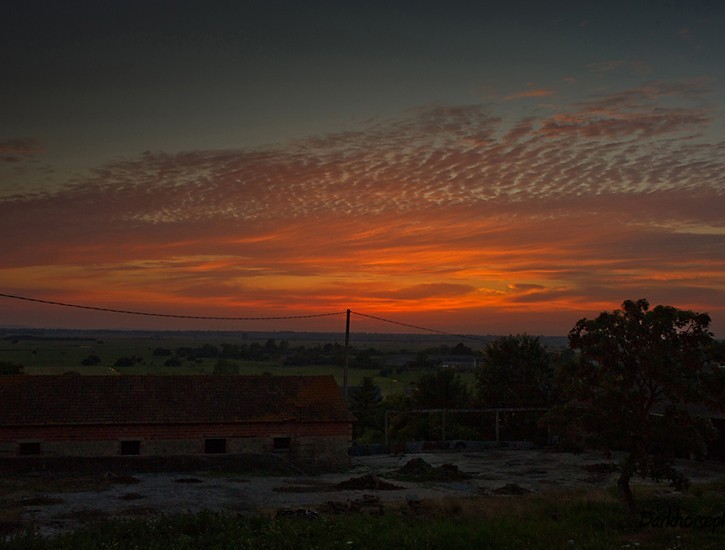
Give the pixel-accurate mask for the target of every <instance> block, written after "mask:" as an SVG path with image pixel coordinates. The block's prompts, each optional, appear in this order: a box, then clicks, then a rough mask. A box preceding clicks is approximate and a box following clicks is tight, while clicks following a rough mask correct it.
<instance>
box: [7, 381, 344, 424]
mask: <svg viewBox="0 0 725 550" xmlns="http://www.w3.org/2000/svg"><path fill="white" fill-rule="evenodd" d="M353 420H354V417H353V416H352V414H351V413H350V411H349V410H348V408H347V406H346V405H345V401H344V399H343V397H342V394H341V392H340V389H339V387H338V386H337V383H336V382H335V380H334V378H333V377H332V376H270V375H261V376H67V375H66V376H62V375H61V376H33V375H19V376H0V426H30V425H36V426H37V425H76V424H206V423H227V422H279V421H298V422H352V421H353Z"/></svg>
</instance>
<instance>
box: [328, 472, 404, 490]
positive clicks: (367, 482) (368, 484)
mask: <svg viewBox="0 0 725 550" xmlns="http://www.w3.org/2000/svg"><path fill="white" fill-rule="evenodd" d="M335 487H336V488H337V489H339V490H340V491H350V490H355V491H357V490H365V491H399V490H401V489H403V487H399V486H398V485H394V484H392V483H388V482H387V481H383V480H382V479H380V478H379V477H378V476H374V475H372V474H368V475H364V476H361V477H352V478H350V479H348V480H346V481H341V482H340V483H338V484H337V485H335Z"/></svg>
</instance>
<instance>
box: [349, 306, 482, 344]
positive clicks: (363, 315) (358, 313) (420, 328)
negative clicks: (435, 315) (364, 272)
mask: <svg viewBox="0 0 725 550" xmlns="http://www.w3.org/2000/svg"><path fill="white" fill-rule="evenodd" d="M351 313H353V314H355V315H360V316H361V317H367V318H368V319H375V320H376V321H383V322H385V323H391V324H393V325H400V326H401V327H408V328H414V329H416V330H425V331H427V332H435V333H436V334H443V335H445V336H455V337H456V338H467V339H468V340H477V341H479V342H488V340H486V339H484V338H478V337H476V336H470V335H467V334H454V333H452V332H445V331H442V330H436V329H434V328H426V327H421V326H418V325H410V324H408V323H401V322H400V321H393V320H391V319H384V318H382V317H376V316H375V315H367V314H366V313H360V312H359V311H352V312H351Z"/></svg>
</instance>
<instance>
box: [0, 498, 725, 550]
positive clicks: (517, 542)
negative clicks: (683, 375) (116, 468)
mask: <svg viewBox="0 0 725 550" xmlns="http://www.w3.org/2000/svg"><path fill="white" fill-rule="evenodd" d="M719 489H720V487H717V490H712V488H710V487H705V488H704V489H703V490H702V492H701V493H700V495H694V494H691V495H686V496H677V497H673V496H668V497H661V496H660V497H658V496H648V497H644V498H642V499H641V500H640V502H639V506H640V511H641V513H640V516H638V517H636V518H632V517H630V516H628V514H627V512H626V510H625V509H624V507H623V506H622V504H621V503H620V502H618V501H617V500H616V499H614V498H613V497H612V495H611V494H609V493H608V492H607V491H597V490H580V491H573V492H569V493H556V494H550V495H525V496H519V497H505V498H501V497H472V498H448V499H439V500H435V501H433V500H431V501H424V502H423V503H421V505H420V506H416V507H415V508H411V507H409V506H407V505H406V504H400V505H398V506H390V505H389V506H387V508H386V512H385V514H384V515H382V516H373V515H369V514H364V513H363V514H341V515H335V516H315V517H312V518H311V519H308V518H300V517H278V518H273V517H263V516H254V517H249V516H239V515H238V514H232V513H222V512H202V513H198V514H186V515H178V516H161V517H156V518H146V517H143V516H144V512H145V510H144V509H142V508H139V509H138V510H134V511H133V512H136V513H137V514H138V516H141V517H129V518H127V519H113V520H107V521H102V522H101V523H96V522H97V521H98V520H99V519H102V518H99V517H93V518H91V519H92V520H93V522H92V524H91V525H90V526H89V527H88V528H85V529H83V530H80V531H77V532H73V533H68V534H64V535H60V536H56V537H53V538H42V537H40V536H38V535H37V534H34V533H32V532H29V533H25V534H23V535H21V536H16V537H15V538H12V539H10V540H8V541H6V542H5V543H2V544H0V547H3V548H7V549H20V548H22V549H33V548H38V549H40V548H60V549H63V548H106V547H109V548H110V547H118V548H150V549H154V548H159V549H160V548H199V547H204V548H289V547H297V548H378V547H385V548H448V549H456V548H498V549H514V548H531V549H537V548H546V549H549V548H593V549H600V548H601V549H604V548H607V549H609V548H622V547H624V546H626V545H628V544H629V545H632V546H633V545H634V544H635V543H638V544H639V545H640V547H646V548H668V547H669V548H672V547H675V546H678V547H681V548H701V549H707V548H712V549H715V548H720V547H721V544H722V540H723V534H724V533H725V526H723V525H722V524H720V525H710V526H709V527H703V526H701V527H695V526H690V527H685V526H682V525H680V526H671V527H670V526H666V525H664V526H662V525H661V526H655V525H652V523H651V522H650V523H649V524H646V522H644V521H643V518H648V517H650V516H652V517H655V516H657V515H659V516H663V517H664V515H665V514H668V513H669V514H670V515H672V514H673V513H678V514H679V515H680V517H710V518H717V517H722V515H723V505H724V504H725V497H724V496H723V494H722V493H721V492H720V491H719ZM675 511H676V512H675ZM130 512H131V513H133V512H132V511H130ZM570 541H572V542H570Z"/></svg>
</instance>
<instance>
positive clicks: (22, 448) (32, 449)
mask: <svg viewBox="0 0 725 550" xmlns="http://www.w3.org/2000/svg"><path fill="white" fill-rule="evenodd" d="M18 454H19V455H24V456H25V455H39V454H40V443H38V442H33V443H20V444H19V445H18Z"/></svg>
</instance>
